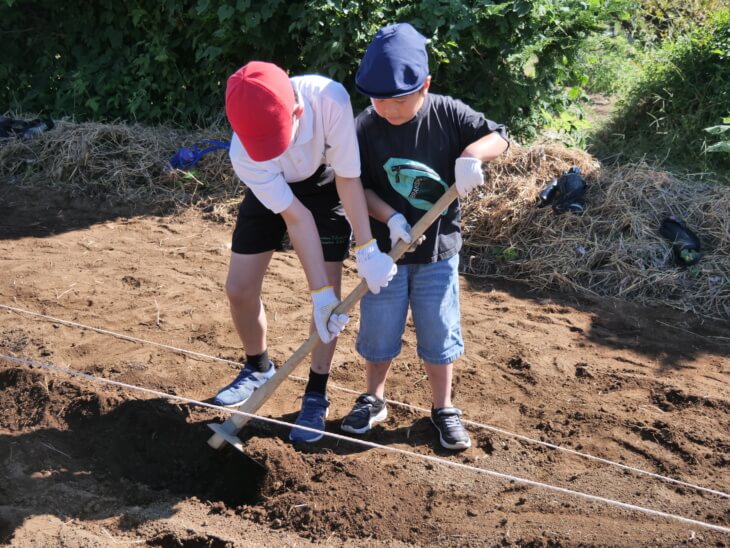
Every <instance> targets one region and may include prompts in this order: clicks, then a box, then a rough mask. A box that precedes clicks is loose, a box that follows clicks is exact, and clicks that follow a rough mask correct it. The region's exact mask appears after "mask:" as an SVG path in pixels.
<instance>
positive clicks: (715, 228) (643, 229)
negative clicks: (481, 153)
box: [462, 145, 730, 318]
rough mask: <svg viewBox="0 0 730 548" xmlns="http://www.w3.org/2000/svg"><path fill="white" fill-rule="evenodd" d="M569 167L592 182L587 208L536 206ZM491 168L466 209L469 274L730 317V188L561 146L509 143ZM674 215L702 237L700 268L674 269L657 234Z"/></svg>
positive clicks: (668, 248) (667, 247)
mask: <svg viewBox="0 0 730 548" xmlns="http://www.w3.org/2000/svg"><path fill="white" fill-rule="evenodd" d="M572 165H577V166H579V167H580V168H581V171H582V172H583V174H584V176H585V178H586V180H587V181H588V184H589V188H588V192H587V194H586V200H587V205H588V209H587V211H586V213H585V214H583V215H575V214H570V213H566V214H563V215H556V214H555V213H553V211H552V210H551V209H550V208H549V207H548V208H545V209H538V208H537V207H536V201H537V195H538V193H539V191H540V190H541V189H542V188H543V187H544V186H545V184H547V183H548V182H549V181H550V180H551V179H552V178H554V177H558V176H559V175H561V174H562V173H564V172H565V171H566V170H567V169H568V168H569V167H570V166H572ZM487 175H488V179H489V183H488V184H487V188H486V190H485V192H484V193H482V195H481V196H477V197H473V198H472V197H470V199H468V200H467V202H466V204H465V206H464V211H463V217H464V221H463V226H464V227H465V235H464V242H465V245H464V251H463V257H464V260H463V261H462V264H463V270H464V271H465V272H467V273H469V274H474V275H490V276H499V277H503V278H507V279H512V280H520V281H523V282H526V283H527V284H529V285H531V286H534V287H540V288H550V289H557V290H562V291H565V290H569V291H576V292H579V293H584V294H591V295H601V296H610V297H620V298H623V299H628V300H631V301H634V302H638V303H643V304H664V305H668V306H672V307H674V308H678V309H680V310H683V311H691V312H694V313H697V314H702V315H706V316H710V317H715V318H730V188H727V187H724V186H721V185H712V184H708V183H700V182H697V181H687V180H681V179H679V178H677V177H675V176H674V175H672V174H670V173H667V172H664V171H656V170H654V169H652V168H651V167H650V166H648V165H646V164H633V165H628V166H626V165H624V166H614V167H601V166H600V165H599V164H598V162H596V161H595V159H593V158H592V157H591V156H590V155H588V154H586V153H583V152H580V151H576V150H570V149H566V148H564V147H562V146H559V145H552V146H545V147H532V148H521V147H513V148H512V149H511V150H510V152H509V154H507V155H506V156H505V157H504V158H502V159H500V160H499V161H497V162H494V163H492V164H490V165H489V166H488V167H487ZM670 214H673V215H676V216H678V217H680V218H682V219H684V220H685V221H686V222H687V224H688V226H689V227H690V228H692V230H693V231H694V232H695V233H696V234H697V235H698V236H699V238H700V240H701V242H702V252H703V257H702V259H701V260H700V262H699V263H698V264H697V265H695V266H692V267H689V268H680V267H678V266H677V265H676V264H675V262H674V258H673V255H672V250H671V245H670V243H669V242H668V241H666V240H665V239H664V238H663V237H662V236H660V235H659V232H658V230H659V225H660V223H661V221H662V219H663V218H664V217H665V216H667V215H670Z"/></svg>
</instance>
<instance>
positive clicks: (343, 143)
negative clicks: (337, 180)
mask: <svg viewBox="0 0 730 548" xmlns="http://www.w3.org/2000/svg"><path fill="white" fill-rule="evenodd" d="M322 107H323V109H322V117H323V122H324V131H325V158H326V160H327V163H328V164H329V165H330V166H331V167H332V169H333V170H334V172H335V174H336V175H339V176H340V177H359V176H360V149H359V147H358V144H357V136H356V134H355V119H354V117H353V114H352V105H351V104H350V96H349V95H348V94H347V91H345V88H344V87H342V85H341V84H338V83H337V82H332V83H331V84H330V85H328V86H327V87H326V88H325V90H324V93H323V98H322Z"/></svg>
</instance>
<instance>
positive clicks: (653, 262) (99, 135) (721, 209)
mask: <svg viewBox="0 0 730 548" xmlns="http://www.w3.org/2000/svg"><path fill="white" fill-rule="evenodd" d="M228 137H229V135H228V134H227V132H224V131H223V130H215V129H213V130H207V131H206V132H205V133H202V132H198V133H190V132H184V131H180V130H172V129H166V128H145V127H142V126H136V125H135V126H127V125H121V124H115V125H103V124H94V123H86V124H72V123H69V122H59V123H58V125H57V127H56V128H55V129H53V130H51V131H48V132H46V133H43V134H41V135H39V136H37V137H34V138H32V139H29V140H27V141H21V140H16V139H4V140H2V141H0V182H2V184H6V183H10V184H16V185H45V186H50V187H52V189H53V191H58V192H66V193H70V194H71V195H87V196H89V195H90V196H97V197H99V196H104V197H111V198H117V199H122V200H126V201H129V202H134V203H138V204H143V203H144V204H147V203H149V204H160V203H174V204H176V205H182V206H185V205H196V206H198V207H201V208H202V209H204V210H205V211H206V212H212V214H213V215H214V218H216V219H218V220H231V218H232V214H233V213H234V212H235V206H236V205H237V204H238V203H239V202H240V199H241V195H242V191H243V188H242V185H241V183H240V182H239V181H238V180H237V178H236V177H235V175H234V173H233V170H232V168H231V166H230V160H229V159H228V155H227V154H226V153H225V152H224V151H216V152H213V153H211V154H208V155H207V156H205V157H204V158H203V159H202V161H201V162H200V163H199V164H198V165H197V166H196V167H195V168H193V170H191V171H189V172H184V171H174V170H172V171H171V170H169V169H168V168H167V167H166V164H167V161H168V160H169V159H170V158H171V156H172V155H173V154H174V153H175V151H177V150H178V149H179V148H180V147H181V146H188V147H190V146H192V144H193V143H195V142H196V141H197V140H199V139H201V138H212V139H216V138H217V139H220V138H228ZM573 165H577V166H579V167H580V168H581V172H582V173H583V175H584V177H585V178H586V180H587V181H588V184H589V188H588V192H587V194H586V201H587V205H588V208H587V211H586V213H585V214H583V215H574V214H571V213H565V214H563V215H555V214H554V213H553V212H552V210H551V209H550V208H545V209H538V208H537V207H535V203H536V198H537V194H538V193H539V191H540V190H541V189H542V188H543V187H544V186H545V184H546V183H548V182H549V181H550V180H551V179H552V178H554V177H558V176H560V175H561V174H562V173H564V172H565V171H567V170H568V169H569V168H570V167H571V166H573ZM487 175H488V182H487V184H486V187H485V189H484V191H483V192H482V193H481V195H478V196H477V195H472V196H470V197H469V199H467V201H466V202H465V203H464V211H463V219H464V220H463V226H464V242H465V246H464V251H463V254H462V256H463V260H462V268H463V270H464V271H465V272H466V273H469V274H472V275H477V276H482V275H484V276H487V275H488V276H499V277H503V278H507V279H512V280H519V281H522V282H525V283H527V284H529V285H530V286H533V287H536V288H550V289H556V290H563V291H577V292H580V293H586V294H592V295H601V296H611V297H619V298H623V299H630V300H632V301H634V302H640V303H645V304H664V305H669V306H672V307H676V308H679V309H681V310H685V311H692V312H695V313H698V314H702V315H707V316H711V317H715V318H730V188H728V187H724V186H721V185H711V184H706V183H698V182H696V181H686V180H680V179H678V178H677V177H675V176H673V175H672V174H670V173H666V172H663V171H656V170H653V169H652V168H651V167H649V166H648V165H643V164H635V165H629V166H616V167H602V166H600V165H599V163H598V162H597V161H596V160H595V159H594V158H593V157H592V156H590V155H589V154H586V153H584V152H580V151H577V150H571V149H566V148H565V147H563V146H560V145H551V146H534V147H530V148H523V147H519V146H517V145H514V146H513V147H512V148H511V149H510V151H509V153H508V154H506V155H505V156H504V157H503V158H500V159H499V160H498V161H496V162H493V163H491V164H489V165H488V166H487ZM669 214H674V215H676V216H678V217H680V218H682V219H684V220H685V221H686V222H687V224H688V226H689V227H690V228H692V230H694V231H695V232H696V233H697V235H698V236H699V237H700V239H701V241H702V251H703V257H702V259H701V260H700V262H699V263H698V264H697V265H695V266H693V267H689V268H680V267H678V266H676V265H675V263H674V259H673V255H672V251H671V245H670V243H669V242H667V241H666V240H664V239H663V238H662V237H661V236H660V235H659V233H658V228H659V225H660V223H661V220H662V219H663V218H664V217H665V216H666V215H669Z"/></svg>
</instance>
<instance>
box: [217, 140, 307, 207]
mask: <svg viewBox="0 0 730 548" xmlns="http://www.w3.org/2000/svg"><path fill="white" fill-rule="evenodd" d="M229 155H230V158H231V164H232V165H233V171H235V172H236V175H238V178H239V179H241V181H242V182H243V183H244V184H245V185H246V186H247V187H248V188H249V189H251V192H253V193H254V196H256V198H258V199H259V201H260V202H261V203H262V204H264V206H266V207H267V208H268V209H270V210H271V211H273V212H274V213H281V212H282V211H284V210H285V209H286V208H288V207H289V206H290V205H291V203H292V201H293V200H294V193H293V192H292V190H291V187H290V186H289V185H288V184H287V182H286V180H285V179H284V175H283V174H282V173H281V171H279V170H278V169H277V167H276V165H275V164H272V163H271V162H254V161H252V160H251V159H250V158H249V157H248V155H247V154H246V151H245V150H244V148H243V145H241V141H240V140H239V139H238V136H237V135H236V134H235V133H234V134H233V138H232V139H231V149H230V153H229ZM267 167H268V168H269V169H267Z"/></svg>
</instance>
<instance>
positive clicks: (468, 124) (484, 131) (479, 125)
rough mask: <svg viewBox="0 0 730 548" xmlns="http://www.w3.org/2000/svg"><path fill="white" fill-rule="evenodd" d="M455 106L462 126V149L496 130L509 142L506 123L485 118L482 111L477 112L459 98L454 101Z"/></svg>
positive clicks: (460, 126) (459, 124)
mask: <svg viewBox="0 0 730 548" xmlns="http://www.w3.org/2000/svg"><path fill="white" fill-rule="evenodd" d="M453 108H454V110H455V114H456V116H457V120H458V126H459V128H460V136H459V137H460V140H461V144H462V145H463V146H462V147H461V148H462V150H463V149H464V148H466V147H467V146H469V145H470V144H471V143H473V142H474V141H477V140H479V139H481V138H482V137H484V136H486V135H489V134H490V133H494V132H497V133H498V134H499V136H500V137H502V139H504V140H505V141H506V142H507V143H508V144H509V137H508V136H507V128H506V127H505V126H504V124H498V123H497V122H494V121H492V120H489V119H487V118H485V117H484V115H483V114H482V113H481V112H477V111H476V110H474V109H473V108H471V107H470V106H468V105H466V104H465V103H463V102H461V101H459V100H458V99H455V100H454V101H453Z"/></svg>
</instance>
